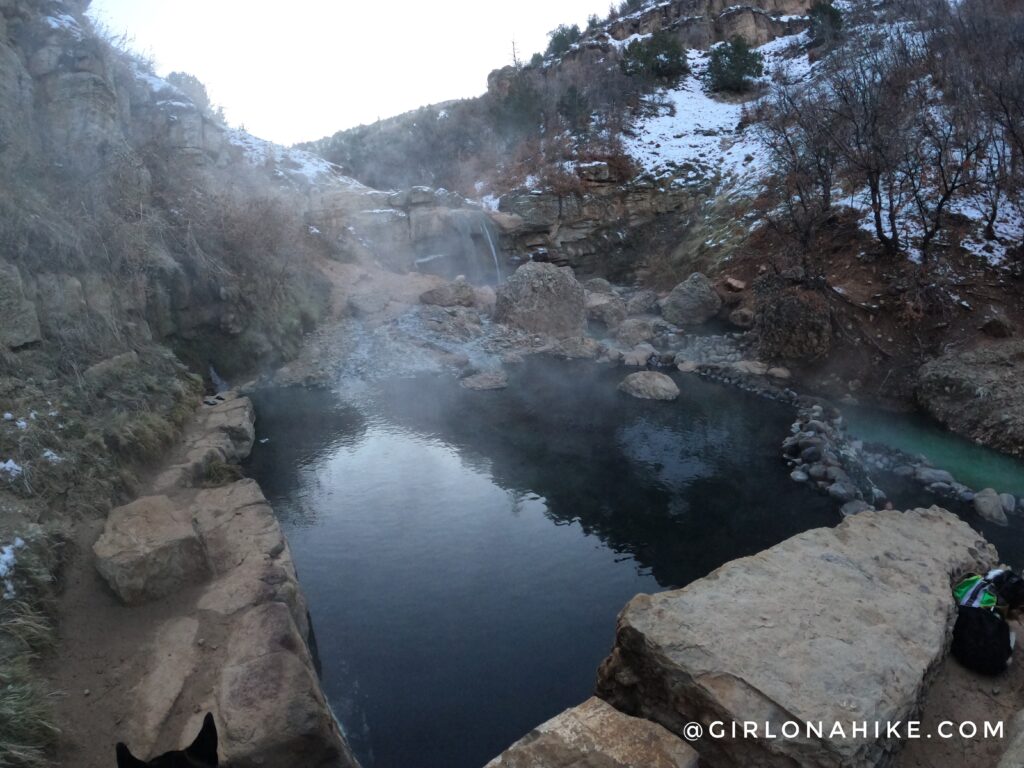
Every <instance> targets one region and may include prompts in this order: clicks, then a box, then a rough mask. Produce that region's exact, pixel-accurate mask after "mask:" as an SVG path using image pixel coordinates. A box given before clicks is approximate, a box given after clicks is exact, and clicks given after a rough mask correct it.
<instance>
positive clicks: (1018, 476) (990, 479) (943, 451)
mask: <svg viewBox="0 0 1024 768" xmlns="http://www.w3.org/2000/svg"><path fill="white" fill-rule="evenodd" d="M843 415H844V416H845V417H846V421H847V424H848V425H849V430H850V434H852V435H854V436H855V437H858V438H860V439H862V440H865V441H870V442H877V443H884V444H886V445H890V446H892V447H893V448H898V449H900V450H901V451H906V452H907V453H911V454H918V453H920V454H924V455H925V456H927V457H928V460H929V461H931V463H932V464H934V465H935V466H936V467H938V468H939V469H944V470H946V471H947V472H950V473H952V475H953V477H955V478H956V479H957V480H958V481H959V482H961V483H963V484H964V485H967V486H970V487H971V488H974V489H975V490H980V489H982V488H995V489H996V490H997V491H999V492H1000V493H1012V494H1014V495H1015V496H1024V462H1020V461H1018V460H1016V459H1013V458H1010V457H1009V456H1006V455H1004V454H1002V453H999V452H997V451H993V450H991V449H989V448H985V447H983V446H980V445H976V444H975V443H972V442H971V441H970V440H966V439H964V438H962V437H959V436H958V435H955V434H953V433H952V432H947V431H946V430H945V429H943V428H942V427H941V426H939V425H938V424H936V423H935V422H933V421H931V420H929V419H927V418H925V417H923V416H920V415H917V414H903V413H890V412H887V411H878V410H873V409H869V408H844V409H843Z"/></svg>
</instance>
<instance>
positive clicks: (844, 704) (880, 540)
mask: <svg viewBox="0 0 1024 768" xmlns="http://www.w3.org/2000/svg"><path fill="white" fill-rule="evenodd" d="M995 562H997V555H996V552H995V550H994V549H993V548H992V547H991V545H989V544H987V543H986V542H985V541H984V540H983V539H982V538H981V536H980V535H979V534H977V533H976V532H974V531H973V530H972V529H971V528H970V527H969V526H967V524H966V523H964V522H962V521H961V520H959V519H958V518H957V517H955V516H954V515H952V514H950V513H949V512H946V511H945V510H941V509H938V508H935V507H933V508H931V509H928V510H924V509H918V510H913V511H909V512H892V511H889V512H874V511H872V512H863V513H861V514H859V515H856V516H854V517H851V518H847V519H846V520H845V521H844V522H843V523H842V524H840V525H839V526H838V527H836V528H834V529H824V528H823V529H817V530H812V531H808V532H806V533H803V534H800V535H798V536H794V537H793V538H791V539H788V540H787V541H784V542H782V543H781V544H779V545H777V546H775V547H772V548H771V549H768V550H766V551H764V552H761V553H760V554H757V555H754V556H752V557H747V558H743V559H740V560H736V561H733V562H731V563H728V564H726V565H724V566H723V567H721V568H719V569H718V570H717V571H715V572H713V573H712V574H711V575H709V576H707V577H706V578H704V579H701V580H699V581H697V582H694V583H693V584H691V585H689V586H688V587H686V588H684V589H681V590H677V591H674V592H666V593H662V594H658V595H653V596H650V595H640V596H638V597H636V598H634V599H633V600H632V601H631V602H630V603H629V604H628V605H627V606H626V608H625V609H624V610H623V612H622V614H621V615H620V616H619V623H618V631H617V637H616V644H615V648H614V650H613V652H612V654H611V656H610V657H609V658H608V659H606V660H605V662H604V663H603V665H602V667H601V670H600V672H599V679H598V695H600V696H601V697H603V698H605V699H606V700H608V701H609V702H610V703H612V704H613V705H614V706H616V707H617V708H618V709H620V710H622V711H624V712H627V713H629V714H632V715H637V716H641V717H646V718H648V719H651V720H653V721H655V722H658V723H660V724H662V725H663V726H665V727H666V728H668V729H669V730H670V731H672V732H674V733H676V734H682V733H683V728H684V726H685V725H686V724H687V723H689V722H691V721H698V722H700V723H702V724H703V725H704V726H705V730H706V726H707V725H708V724H709V723H711V722H713V721H716V720H721V721H724V722H726V723H729V722H730V721H756V722H760V723H769V724H771V726H772V730H773V731H774V732H776V733H779V732H780V731H781V725H782V724H783V723H784V722H787V721H791V720H796V721H804V720H806V721H818V720H822V721H824V722H825V723H827V724H829V725H830V724H831V723H834V722H840V723H849V722H850V721H853V720H868V721H882V722H885V721H896V720H904V721H905V720H906V719H908V718H911V717H913V716H914V715H915V713H916V712H917V711H918V709H919V707H920V702H921V698H922V696H923V694H924V692H925V690H926V689H927V687H928V685H929V683H930V681H931V679H932V676H933V674H934V671H935V668H936V666H937V665H938V663H939V662H940V661H941V660H942V658H943V657H944V655H945V653H946V649H947V647H948V643H949V637H950V631H951V628H952V622H953V620H954V606H953V601H952V600H951V599H950V593H949V589H950V581H951V579H952V578H953V576H954V574H956V573H957V572H959V571H962V570H966V569H976V568H979V567H980V568H985V567H988V566H989V565H991V564H993V563H995ZM695 746H696V748H697V750H698V751H699V752H700V753H701V755H702V757H703V758H705V759H706V760H707V763H708V764H709V765H714V766H716V767H717V766H748V765H757V766H765V767H769V766H786V767H787V768H792V767H793V766H797V765H799V766H823V767H824V766H829V767H831V766H836V767H839V766H842V767H843V768H848V767H851V766H874V765H885V764H887V762H888V761H889V760H890V758H891V756H892V755H893V754H894V752H895V751H896V750H897V749H898V748H899V743H898V742H894V741H892V740H886V738H885V734H884V728H883V732H882V736H881V737H880V738H874V734H873V733H870V732H869V734H868V735H867V736H864V737H858V738H849V739H831V738H829V737H828V733H827V728H826V733H825V736H824V737H823V738H820V739H819V738H816V737H813V736H812V737H811V738H800V737H798V738H794V739H787V738H780V739H776V740H764V739H746V740H744V739H737V740H713V739H708V738H707V737H705V738H703V739H701V740H700V741H699V742H697V743H696V744H695Z"/></svg>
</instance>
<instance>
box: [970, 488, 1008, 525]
mask: <svg viewBox="0 0 1024 768" xmlns="http://www.w3.org/2000/svg"><path fill="white" fill-rule="evenodd" d="M974 511H975V512H977V513H978V516H979V517H981V518H982V519H984V520H988V521H989V522H990V523H995V524H996V525H1009V522H1008V521H1007V519H1006V510H1005V509H1004V508H1003V500H1002V498H1000V496H999V494H998V493H996V491H995V490H994V489H993V488H986V489H984V490H982V491H978V492H977V493H975V494H974Z"/></svg>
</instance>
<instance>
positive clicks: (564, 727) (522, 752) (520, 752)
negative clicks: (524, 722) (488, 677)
mask: <svg viewBox="0 0 1024 768" xmlns="http://www.w3.org/2000/svg"><path fill="white" fill-rule="evenodd" d="M570 766H571V768H697V753H696V752H695V751H694V750H693V748H692V747H691V746H690V745H689V744H687V743H686V742H685V741H683V740H681V739H679V738H678V737H676V736H673V735H672V734H671V733H669V732H668V731H666V730H665V729H664V728H662V727H661V726H660V725H657V724H656V723H652V722H650V721H648V720H642V719H640V718H636V717H630V716H629V715H624V714H622V713H621V712H619V711H618V710H616V709H614V708H613V707H610V706H609V705H608V704H606V703H605V702H603V701H601V700H600V699H596V698H592V699H588V700H587V701H585V702H583V703H582V704H580V705H579V706H578V707H573V708H572V709H567V710H566V711H565V712H563V713H562V714H560V715H557V716H555V717H553V718H551V719H550V720H548V721H547V722H546V723H544V724H543V725H540V726H538V727H537V728H535V729H534V730H532V731H531V732H530V733H528V734H527V735H526V736H524V737H523V738H522V739H520V740H519V741H517V742H516V743H515V744H513V745H512V746H511V747H509V748H508V749H507V750H505V751H504V752H502V753H501V755H499V756H498V757H496V758H494V759H493V760H491V762H489V763H487V765H486V766H484V768H563V767H564V768H570Z"/></svg>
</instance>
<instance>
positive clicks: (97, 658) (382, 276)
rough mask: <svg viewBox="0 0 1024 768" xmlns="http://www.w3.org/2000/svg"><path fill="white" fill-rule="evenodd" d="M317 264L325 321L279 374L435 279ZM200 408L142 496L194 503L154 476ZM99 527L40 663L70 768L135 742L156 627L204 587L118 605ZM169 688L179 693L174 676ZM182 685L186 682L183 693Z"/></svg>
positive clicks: (217, 630) (154, 667)
mask: <svg viewBox="0 0 1024 768" xmlns="http://www.w3.org/2000/svg"><path fill="white" fill-rule="evenodd" d="M322 271H323V272H324V274H325V276H326V277H327V278H328V280H329V281H330V282H331V284H332V286H333V287H332V305H333V307H332V309H333V312H332V315H333V318H332V321H331V322H329V323H326V324H325V325H324V326H323V328H322V329H321V330H320V331H318V332H317V334H315V335H314V336H313V337H311V338H310V339H309V340H308V343H307V344H306V346H305V349H304V350H303V353H302V355H301V356H300V358H299V360H297V361H295V363H293V364H292V366H290V367H286V368H284V369H282V371H281V372H279V373H281V374H283V375H282V376H281V377H280V378H282V379H284V380H288V379H292V378H294V379H301V378H302V377H304V376H307V375H309V374H310V373H312V372H314V371H316V370H317V369H318V368H319V367H320V366H321V365H322V362H323V360H324V358H326V357H328V350H330V349H331V348H332V347H334V346H335V345H336V343H337V338H336V336H337V334H338V333H340V332H343V329H344V326H345V324H344V323H343V322H341V320H342V318H343V317H345V316H347V315H349V314H352V313H353V312H355V313H358V314H362V315H365V316H368V317H367V319H370V320H376V321H377V322H383V321H386V320H387V319H390V318H391V317H394V316H395V315H397V314H399V313H400V312H402V311H404V310H405V309H406V308H407V307H408V306H409V305H411V304H414V303H416V301H417V300H418V297H419V294H420V293H422V292H423V291H425V290H427V289H429V288H432V287H435V286H436V285H437V284H438V283H440V282H442V281H441V280H440V279H439V278H436V277H432V276H429V275H396V274H393V273H389V272H386V271H384V270H382V269H379V268H377V267H375V266H374V265H370V266H360V265H356V264H340V263H335V262H329V263H326V264H324V265H322ZM289 369H290V370H289ZM201 415H202V410H201V409H200V411H198V412H197V415H196V418H194V419H193V420H192V421H191V422H190V423H189V424H188V425H187V426H186V428H185V431H184V432H183V434H182V436H181V438H180V440H179V441H178V443H177V444H176V445H175V447H174V448H172V449H171V450H170V451H169V452H168V454H167V455H166V456H165V457H164V459H163V461H162V462H161V463H160V465H159V466H157V467H154V468H152V469H150V471H148V472H147V473H146V474H145V475H144V477H143V480H142V482H141V483H140V491H139V494H138V495H139V497H144V496H147V495H151V494H154V493H161V494H165V495H167V496H168V497H169V498H170V499H171V500H172V501H174V502H175V503H176V504H177V505H180V506H187V505H190V504H191V503H192V502H193V500H194V499H195V497H196V494H197V489H194V488H187V487H174V488H168V486H167V483H166V481H165V478H161V475H162V474H163V473H164V472H165V471H166V470H167V469H168V468H171V467H175V466H176V465H181V464H182V463H184V462H185V457H186V454H187V452H188V449H189V446H190V444H191V443H192V442H193V441H194V440H195V439H196V438H197V437H200V436H201V435H202V434H203V423H202V418H200V417H201ZM103 527H104V521H103V520H86V521H82V522H80V523H78V524H77V526H76V528H75V530H74V535H73V546H72V547H70V548H69V550H70V554H69V557H68V560H67V562H66V563H65V565H64V569H63V591H62V593H61V594H60V596H59V599H58V607H57V611H58V619H59V627H58V645H57V648H56V651H55V653H54V654H53V655H52V656H51V657H49V658H48V659H47V660H46V661H45V662H44V664H43V665H42V668H41V672H42V675H43V676H44V678H45V679H46V681H47V683H48V685H49V688H50V690H53V691H55V692H56V694H55V710H56V712H55V715H56V722H57V724H58V726H59V727H60V729H61V735H60V738H59V741H58V751H57V755H56V758H57V764H58V765H61V766H69V768H71V767H72V766H73V767H74V768H110V766H112V765H114V762H115V758H114V745H115V744H116V743H117V742H118V741H127V742H129V746H131V747H133V748H135V747H136V745H135V744H133V743H132V740H133V737H135V738H138V736H137V735H136V734H134V733H133V732H132V728H130V727H128V725H127V724H128V723H129V722H131V721H132V720H135V721H138V720H139V717H138V715H139V713H137V712H134V711H133V707H135V706H136V703H135V702H136V696H135V689H136V687H137V686H139V685H140V684H141V683H142V682H143V681H144V680H147V679H150V680H151V679H152V676H153V675H154V673H156V674H160V670H159V662H160V660H161V656H160V653H161V652H162V651H163V648H164V646H166V645H170V643H168V642H167V638H162V637H161V633H162V632H164V631H166V630H167V627H168V626H173V624H171V622H172V621H173V620H174V619H179V618H181V617H188V616H196V615H197V613H198V611H197V608H196V602H197V600H198V598H199V596H200V595H201V594H202V593H203V590H204V589H205V588H206V586H207V585H205V584H203V585H195V586H191V587H186V588H183V589H181V590H180V591H178V592H176V593H175V594H173V595H170V596H168V597H165V598H163V599H160V600H156V601H153V602H149V603H145V604H143V605H138V606H126V605H124V604H123V603H121V601H120V600H119V599H118V597H117V596H116V595H115V594H114V593H113V591H112V590H111V589H110V588H109V587H108V586H107V584H106V582H104V580H103V579H102V577H101V576H100V575H99V573H98V572H97V570H96V566H95V557H94V555H93V551H92V545H93V544H94V543H95V541H96V540H97V538H98V537H99V536H100V534H101V533H102V532H103ZM229 623H230V619H227V618H225V619H224V620H222V621H218V619H217V617H216V616H213V615H211V614H210V612H203V615H202V618H201V622H200V632H199V634H200V637H201V638H202V645H201V647H200V648H199V649H198V652H199V653H212V652H213V651H215V650H216V644H217V642H218V640H219V638H220V637H221V636H222V635H223V634H224V633H225V631H226V627H227V625H228V624H229ZM161 640H164V642H163V643H161ZM165 656H166V654H165ZM211 658H212V657H211ZM168 690H169V691H174V690H177V688H176V687H174V684H173V681H169V685H168ZM189 690H190V687H189V686H186V687H185V688H184V689H183V693H182V696H186V695H187V691H189ZM209 706H210V702H209V701H200V700H196V701H191V700H175V701H174V702H173V705H172V706H171V711H172V712H173V713H174V717H173V718H171V719H172V720H173V721H175V722H179V723H180V722H187V723H189V724H191V721H192V720H195V722H196V723H198V721H199V718H200V717H201V715H202V713H203V712H204V711H205V710H206V708H207V707H209ZM190 715H191V717H190ZM187 727H188V726H187ZM197 727H198V726H197ZM165 730H166V729H165ZM181 738H184V736H183V735H182V734H176V733H166V732H161V733H160V735H159V736H158V738H157V739H156V743H155V744H144V745H140V746H139V747H138V748H136V749H135V751H136V753H139V752H142V753H144V754H145V753H146V752H147V751H154V752H155V751H156V750H159V751H163V750H167V749H174V748H179V747H180V746H182V744H181V743H180V739H181ZM147 756H152V755H147Z"/></svg>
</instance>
